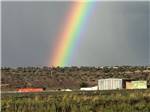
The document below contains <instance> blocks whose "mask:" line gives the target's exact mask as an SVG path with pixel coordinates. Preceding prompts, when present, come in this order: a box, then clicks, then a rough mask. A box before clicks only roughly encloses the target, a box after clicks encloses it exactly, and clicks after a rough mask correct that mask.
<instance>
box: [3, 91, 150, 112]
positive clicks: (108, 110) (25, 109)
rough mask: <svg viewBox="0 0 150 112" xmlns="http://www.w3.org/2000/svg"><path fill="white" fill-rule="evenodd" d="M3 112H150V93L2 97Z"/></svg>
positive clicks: (17, 95) (116, 92) (120, 92)
mask: <svg viewBox="0 0 150 112" xmlns="http://www.w3.org/2000/svg"><path fill="white" fill-rule="evenodd" d="M1 105H2V112H150V90H130V91H129V90H128V91H127V90H115V91H96V92H80V91H76V92H51V93H48V92H47V93H24V94H19V93H17V94H2V102H1Z"/></svg>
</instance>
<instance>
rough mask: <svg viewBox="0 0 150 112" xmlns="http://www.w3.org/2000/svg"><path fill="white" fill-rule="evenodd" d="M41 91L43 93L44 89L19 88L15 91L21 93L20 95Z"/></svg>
mask: <svg viewBox="0 0 150 112" xmlns="http://www.w3.org/2000/svg"><path fill="white" fill-rule="evenodd" d="M42 91H44V88H19V89H17V92H21V93H24V92H25V93H28V92H42Z"/></svg>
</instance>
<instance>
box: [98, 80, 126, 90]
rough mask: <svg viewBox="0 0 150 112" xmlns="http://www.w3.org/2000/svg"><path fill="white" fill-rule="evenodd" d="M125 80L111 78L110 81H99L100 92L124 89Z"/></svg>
mask: <svg viewBox="0 0 150 112" xmlns="http://www.w3.org/2000/svg"><path fill="white" fill-rule="evenodd" d="M122 88H123V80H122V79H118V78H109V79H99V80H98V90H114V89H122Z"/></svg>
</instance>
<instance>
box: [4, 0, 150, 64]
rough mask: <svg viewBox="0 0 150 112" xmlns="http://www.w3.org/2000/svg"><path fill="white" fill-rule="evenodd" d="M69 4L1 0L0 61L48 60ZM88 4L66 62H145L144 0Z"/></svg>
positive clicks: (146, 37)
mask: <svg viewBox="0 0 150 112" xmlns="http://www.w3.org/2000/svg"><path fill="white" fill-rule="evenodd" d="M71 5H72V3H71V2H2V66H38V65H48V61H49V60H50V58H51V55H52V53H53V52H52V46H54V45H56V46H57V42H56V39H57V38H58V33H59V32H60V31H61V30H62V28H63V26H64V21H65V18H66V15H67V13H68V12H69V10H70V6H71ZM93 5H94V6H93V9H92V13H91V16H90V17H89V18H88V20H87V23H86V26H85V27H84V28H85V29H84V31H83V32H82V34H81V35H82V36H81V37H80V43H79V44H78V46H77V47H76V49H75V51H74V52H73V54H72V57H73V58H72V60H73V62H72V63H70V64H69V65H77V66H82V65H88V66H100V65H128V64H129V65H147V64H148V60H149V57H148V56H149V54H150V53H149V54H148V51H149V41H148V38H149V17H148V16H149V13H150V11H149V9H148V8H149V6H148V2H95V3H93ZM149 40H150V39H149Z"/></svg>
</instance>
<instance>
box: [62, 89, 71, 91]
mask: <svg viewBox="0 0 150 112" xmlns="http://www.w3.org/2000/svg"><path fill="white" fill-rule="evenodd" d="M61 91H72V90H71V89H61Z"/></svg>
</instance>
